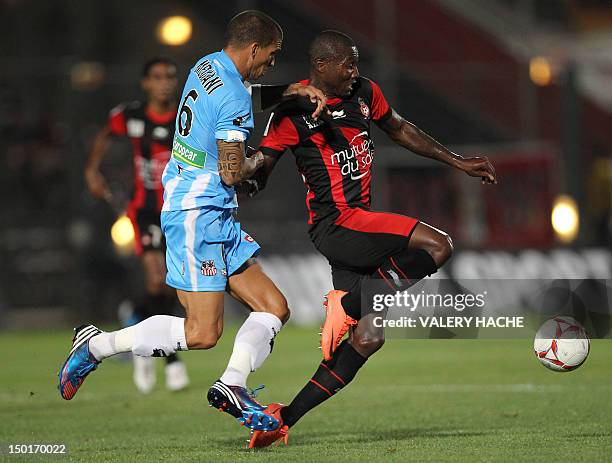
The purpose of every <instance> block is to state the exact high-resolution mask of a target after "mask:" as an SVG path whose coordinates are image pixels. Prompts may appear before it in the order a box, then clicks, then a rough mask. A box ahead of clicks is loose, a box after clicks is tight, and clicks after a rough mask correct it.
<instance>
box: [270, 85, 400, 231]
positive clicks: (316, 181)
mask: <svg viewBox="0 0 612 463" xmlns="http://www.w3.org/2000/svg"><path fill="white" fill-rule="evenodd" d="M302 83H303V84H307V83H308V81H302ZM327 107H328V109H329V110H330V111H331V120H329V119H328V122H324V121H322V120H320V119H319V120H317V121H315V120H313V119H312V118H311V117H310V115H309V114H310V113H308V112H307V111H305V110H303V109H302V110H300V109H297V108H295V106H291V104H290V103H288V104H286V105H281V106H279V108H278V109H277V110H276V111H275V112H274V113H273V114H272V116H271V118H270V121H269V123H268V127H267V128H266V131H265V133H264V138H263V140H262V142H261V146H260V149H261V151H262V152H263V153H264V154H266V155H270V156H279V157H280V156H281V155H282V154H283V153H284V152H285V151H286V150H287V149H291V151H292V152H293V154H294V156H295V161H296V164H297V168H298V170H299V172H300V173H301V174H302V178H303V180H304V183H305V184H306V187H307V193H306V206H307V208H308V212H309V220H308V223H309V224H316V223H318V222H319V221H321V220H323V219H328V218H330V219H333V220H335V219H336V218H337V217H338V216H340V214H341V213H342V211H343V209H346V208H354V207H358V208H362V209H366V210H369V208H370V203H371V182H372V173H371V169H372V163H373V161H374V144H373V142H372V139H371V137H370V123H371V121H374V122H377V123H381V122H384V121H385V120H386V119H388V118H389V117H390V116H391V108H390V107H389V104H388V103H387V101H386V100H385V97H384V95H383V93H382V91H381V90H380V87H379V86H378V85H377V84H376V83H374V82H372V81H371V80H369V79H366V78H364V77H360V78H359V79H358V80H357V82H356V83H355V85H354V86H353V90H352V92H351V94H350V95H349V96H347V97H345V98H333V99H330V100H327Z"/></svg>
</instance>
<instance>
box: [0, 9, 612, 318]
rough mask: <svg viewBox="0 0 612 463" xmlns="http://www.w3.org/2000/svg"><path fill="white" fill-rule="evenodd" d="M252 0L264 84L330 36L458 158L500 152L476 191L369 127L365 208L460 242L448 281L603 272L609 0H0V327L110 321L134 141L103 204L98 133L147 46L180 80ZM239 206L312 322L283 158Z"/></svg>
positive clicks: (308, 281) (611, 101) (611, 129)
mask: <svg viewBox="0 0 612 463" xmlns="http://www.w3.org/2000/svg"><path fill="white" fill-rule="evenodd" d="M249 8H255V9H260V10H263V11H265V12H267V13H269V14H270V15H271V16H273V17H274V18H275V19H277V20H278V21H279V22H280V23H281V24H282V26H283V28H284V30H285V41H284V44H283V51H282V53H281V55H280V57H279V59H278V60H277V66H276V69H275V70H274V71H273V72H271V73H269V74H268V76H266V78H265V79H266V80H265V82H264V83H283V82H289V81H295V80H298V79H301V78H304V77H306V76H307V68H308V64H307V47H308V43H309V41H310V39H311V38H312V37H314V35H315V33H317V32H318V31H320V30H322V29H327V28H333V29H339V30H341V31H344V32H346V33H348V34H349V35H351V36H353V38H354V39H355V40H356V42H357V43H358V45H359V47H360V52H361V63H360V72H361V73H362V74H363V75H365V76H368V77H371V78H372V79H374V80H376V81H377V82H378V83H379V84H380V85H381V87H382V89H383V91H384V93H385V95H386V97H387V99H388V101H389V102H390V103H391V104H392V106H394V107H395V108H396V109H397V110H398V111H399V112H400V114H402V115H404V116H405V117H406V118H407V119H408V120H410V121H412V122H414V123H415V124H416V125H418V126H419V127H420V128H422V129H424V130H425V131H426V132H428V133H430V134H431V135H433V136H434V137H435V138H436V139H438V140H439V141H441V142H442V143H444V144H446V145H447V146H451V147H453V148H454V149H455V150H456V151H457V152H459V153H465V154H468V153H484V154H487V155H489V156H490V157H491V158H492V159H493V160H494V161H495V165H496V168H497V171H498V175H499V179H500V183H499V185H497V186H495V187H483V186H481V185H480V183H479V182H477V181H473V180H472V179H470V178H468V177H466V176H463V175H459V174H457V173H455V172H452V171H451V170H450V169H448V168H445V167H443V166H442V165H439V164H435V163H431V162H428V161H426V160H424V159H423V158H419V157H418V156H416V155H413V154H410V153H408V152H406V151H403V150H401V149H399V148H398V147H396V146H394V145H393V144H392V143H391V142H390V141H389V140H388V139H387V138H386V137H385V136H384V134H382V133H381V132H380V131H376V133H375V135H374V140H375V143H376V168H375V176H374V188H375V190H374V204H375V207H376V208H377V209H386V210H393V211H396V212H405V213H407V214H410V215H413V216H416V217H419V218H421V219H422V220H423V221H426V222H427V223H430V224H432V225H434V226H436V227H438V228H441V229H444V230H446V231H448V232H449V233H450V234H451V236H452V237H453V239H454V241H455V245H456V250H457V253H456V255H455V257H454V258H453V260H452V262H451V263H450V265H448V267H447V268H446V269H445V275H448V276H455V277H457V276H460V277H464V278H465V277H470V276H473V277H477V276H488V277H499V278H550V277H566V278H569V277H575V278H584V277H590V278H610V275H611V273H612V259H611V256H610V251H609V248H610V243H611V241H612V234H611V226H610V224H611V223H612V216H611V198H612V157H611V154H612V117H611V114H612V52H611V50H612V2H611V1H609V0H462V1H454V0H428V1H422V0H403V1H402V0H377V1H370V0H350V1H349V0H334V1H329V0H282V1H281V0H278V1H277V0H266V1H263V0H260V1H256V0H227V1H224V2H222V4H220V3H219V2H217V1H203V0H174V1H172V2H169V1H161V0H158V1H144V0H132V1H129V2H126V1H119V0H107V1H105V2H94V1H80V2H77V1H74V0H55V1H47V2H40V1H34V0H0V69H1V72H0V134H1V135H0V152H1V153H2V156H1V157H0V163H1V165H0V195H1V197H2V198H3V201H2V203H3V204H2V207H1V208H0V260H1V262H2V265H1V266H0V328H2V329H18V328H21V327H26V326H28V327H46V328H49V327H54V326H69V325H70V324H71V323H73V322H75V321H82V320H95V321H102V322H109V321H114V320H116V312H117V307H118V305H119V304H120V302H121V301H122V300H123V299H125V298H126V297H132V296H135V295H136V294H137V293H138V292H139V291H141V290H142V288H141V287H142V282H141V280H142V277H141V274H140V267H139V264H138V262H137V260H136V258H135V257H134V256H133V254H132V253H130V251H129V245H128V246H127V247H126V246H123V247H121V246H117V245H116V243H115V242H114V241H113V239H111V228H112V226H113V224H114V223H115V221H116V220H117V218H118V216H119V215H120V214H121V210H122V207H123V206H124V205H125V203H126V202H127V199H128V197H129V194H130V186H131V178H132V177H131V176H132V171H131V169H132V164H131V151H130V148H129V145H128V142H127V141H126V142H117V143H115V144H114V145H113V147H112V152H111V153H110V155H109V156H107V158H106V160H105V162H104V165H103V170H104V172H105V173H107V177H108V178H109V179H110V180H111V183H112V188H113V190H114V192H115V197H116V198H117V200H116V203H115V204H113V205H112V206H110V205H108V204H104V203H102V202H99V201H95V200H93V199H92V198H91V197H90V195H89V194H88V193H87V192H86V189H85V187H84V182H83V167H84V163H85V159H86V156H87V152H88V150H89V148H90V145H91V142H92V137H93V136H94V134H95V133H96V131H97V130H98V129H99V128H100V127H101V125H102V124H104V123H105V121H106V116H107V113H108V111H109V110H110V109H111V108H112V107H113V106H115V105H116V104H118V103H120V102H123V101H130V100H133V99H137V98H140V97H141V93H140V89H139V79H140V71H141V66H142V64H143V62H144V61H145V60H146V59H147V58H149V57H152V56H155V55H164V56H168V57H170V58H172V59H174V60H175V61H176V62H177V63H178V64H179V82H180V83H179V87H180V88H182V85H183V82H184V78H185V75H186V73H187V72H188V70H189V68H190V66H191V65H192V64H193V63H194V62H195V61H196V60H197V59H198V58H199V57H200V56H202V55H204V54H206V53H209V52H210V51H213V50H217V49H219V48H221V46H222V35H223V28H224V26H225V24H226V23H227V21H228V20H229V19H230V18H231V17H232V16H233V15H234V14H236V13H237V12H239V11H241V10H244V9H249ZM177 16H178V17H180V18H182V19H180V18H179V19H177V18H174V20H173V21H171V22H170V23H168V22H164V21H165V20H167V18H170V17H177ZM164 24H165V25H166V27H165V28H164ZM170 43H176V44H175V45H171V44H170ZM177 96H178V95H177ZM267 116H268V115H267V114H263V115H260V116H258V117H257V120H256V130H255V137H254V140H252V141H251V144H252V145H253V146H256V142H257V141H258V140H259V138H260V136H261V133H262V131H263V128H264V127H265V123H266V118H267ZM555 205H556V206H557V208H556V209H554V212H555V213H554V214H553V208H554V206H555ZM241 206H242V209H241V212H240V217H241V221H242V223H243V226H244V228H245V229H246V230H248V231H249V233H251V234H252V235H253V236H255V237H256V239H257V240H258V241H259V242H260V244H261V245H262V247H263V256H264V258H263V262H264V265H265V266H266V268H267V269H268V271H269V273H270V275H271V276H272V278H273V279H274V280H275V281H277V282H278V283H279V286H280V287H281V289H283V290H284V292H285V293H286V294H287V296H288V299H289V301H290V306H291V307H292V310H293V321H294V322H296V323H305V324H307V323H313V322H315V321H317V320H318V319H319V318H320V317H321V315H322V310H321V296H322V295H323V293H324V292H325V291H327V290H328V289H330V286H331V281H330V277H329V268H328V266H327V264H326V263H325V261H324V260H322V258H320V257H319V256H318V255H317V254H315V250H314V248H313V247H312V245H311V244H310V241H309V240H308V237H307V233H306V230H307V225H306V210H305V206H304V187H303V185H302V182H301V180H300V178H299V177H298V174H297V172H296V170H295V167H294V164H293V160H292V159H291V155H287V156H286V157H285V159H284V160H283V162H281V163H280V165H279V167H278V168H277V172H275V174H274V175H273V177H272V179H271V183H270V185H269V187H268V189H267V190H266V191H265V192H264V193H263V194H262V195H261V197H258V198H256V199H253V200H249V201H244V202H243V203H242V204H241ZM553 219H554V220H553ZM116 238H117V237H116ZM119 238H121V237H119ZM230 309H231V310H235V309H236V308H235V307H233V309H232V307H230Z"/></svg>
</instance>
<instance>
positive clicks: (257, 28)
mask: <svg viewBox="0 0 612 463" xmlns="http://www.w3.org/2000/svg"><path fill="white" fill-rule="evenodd" d="M282 39H283V29H282V28H281V27H280V24H278V23H277V22H276V21H275V20H274V19H272V18H271V17H270V16H268V15H267V14H265V13H262V12H261V11H257V10H247V11H243V12H242V13H238V14H237V15H236V16H234V17H233V18H232V19H231V20H230V22H229V24H228V25H227V28H226V29H225V45H226V46H227V45H231V46H234V47H238V48H240V47H245V46H247V45H249V44H251V43H253V42H258V43H259V44H260V45H261V46H262V47H268V46H270V45H271V44H272V43H274V42H275V41H277V40H282Z"/></svg>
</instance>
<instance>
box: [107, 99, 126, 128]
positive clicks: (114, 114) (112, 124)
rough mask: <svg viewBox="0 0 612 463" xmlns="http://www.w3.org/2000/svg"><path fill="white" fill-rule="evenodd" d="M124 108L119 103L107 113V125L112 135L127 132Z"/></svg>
mask: <svg viewBox="0 0 612 463" xmlns="http://www.w3.org/2000/svg"><path fill="white" fill-rule="evenodd" d="M124 109H125V107H124V106H123V105H119V106H117V107H116V108H114V109H112V110H111V112H110V114H109V115H108V127H109V129H110V131H111V133H112V134H113V135H126V134H127V125H126V123H125V112H124Z"/></svg>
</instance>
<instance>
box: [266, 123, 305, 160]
mask: <svg viewBox="0 0 612 463" xmlns="http://www.w3.org/2000/svg"><path fill="white" fill-rule="evenodd" d="M299 142H300V136H299V135H298V131H297V129H296V128H295V125H294V124H293V122H292V121H291V119H289V118H288V117H283V118H281V119H280V120H276V119H272V121H270V125H269V127H268V131H267V133H266V136H265V137H264V138H263V140H262V141H261V144H260V145H259V146H260V147H263V148H270V149H273V150H274V151H279V152H280V153H284V152H285V150H286V149H287V148H290V147H291V146H295V145H297V144H298V143H299Z"/></svg>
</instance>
